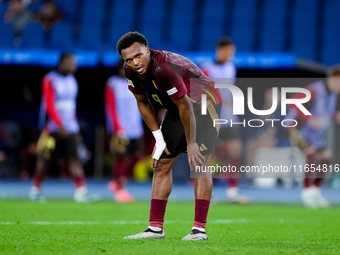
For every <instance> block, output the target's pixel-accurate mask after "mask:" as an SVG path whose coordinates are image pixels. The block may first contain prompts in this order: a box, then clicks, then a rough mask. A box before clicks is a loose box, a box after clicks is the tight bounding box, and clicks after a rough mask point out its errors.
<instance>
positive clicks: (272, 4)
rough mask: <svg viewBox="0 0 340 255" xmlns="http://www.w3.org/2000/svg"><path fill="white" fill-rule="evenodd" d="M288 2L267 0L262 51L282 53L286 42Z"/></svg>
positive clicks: (285, 0) (262, 29) (284, 0)
mask: <svg viewBox="0 0 340 255" xmlns="http://www.w3.org/2000/svg"><path fill="white" fill-rule="evenodd" d="M286 5H287V0H275V1H272V0H265V5H264V9H263V25H262V27H261V28H260V29H261V35H262V36H261V44H260V51H269V52H270V51H272V52H273V51H282V50H283V46H284V42H285V32H286V30H285V19H286V13H287V8H286Z"/></svg>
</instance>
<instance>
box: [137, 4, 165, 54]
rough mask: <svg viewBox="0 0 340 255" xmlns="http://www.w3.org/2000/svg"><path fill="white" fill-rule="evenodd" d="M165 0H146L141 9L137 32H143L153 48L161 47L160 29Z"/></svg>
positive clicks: (161, 27)
mask: <svg viewBox="0 0 340 255" xmlns="http://www.w3.org/2000/svg"><path fill="white" fill-rule="evenodd" d="M164 9H165V0H146V1H145V5H144V7H143V10H142V19H141V23H140V29H139V32H141V33H142V34H144V35H145V36H146V38H147V39H148V41H149V44H150V47H151V48H153V49H160V48H162V46H163V44H162V33H163V32H162V29H164V28H163V25H164V24H163V17H164V12H165V11H166V10H164Z"/></svg>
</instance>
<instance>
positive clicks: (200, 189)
mask: <svg viewBox="0 0 340 255" xmlns="http://www.w3.org/2000/svg"><path fill="white" fill-rule="evenodd" d="M117 51H118V53H119V54H120V55H121V56H122V57H123V59H124V61H125V66H124V70H125V75H126V77H127V78H128V79H129V82H128V83H129V86H128V88H129V89H130V90H131V91H132V92H133V94H134V96H135V97H136V100H137V105H138V108H139V111H140V113H141V115H142V117H143V119H144V121H145V122H146V124H147V125H148V127H149V128H150V130H151V131H152V133H153V135H154V137H155V139H156V144H155V148H154V153H153V156H152V158H153V159H152V167H153V168H154V176H153V182H152V199H151V208H150V218H149V227H148V228H147V229H146V230H145V231H143V232H141V233H139V234H136V235H132V236H127V237H125V238H126V239H138V238H157V239H163V238H164V237H165V235H164V231H163V223H164V215H165V210H166V205H167V202H168V197H169V195H170V193H171V189H172V170H171V169H172V167H173V165H174V163H175V162H176V160H177V158H178V155H179V154H181V153H183V152H186V151H187V152H188V162H189V164H190V169H192V170H194V169H195V170H197V168H196V166H198V167H199V166H209V162H210V159H211V154H212V152H213V151H214V149H215V148H214V147H215V142H216V140H217V136H218V131H219V126H218V127H214V126H213V121H212V119H215V118H219V114H218V113H219V111H220V103H221V102H220V100H218V99H217V98H220V94H219V91H218V90H214V89H213V87H214V83H213V81H211V80H210V79H208V78H207V77H206V76H205V75H204V74H203V72H202V70H201V69H199V68H198V67H197V66H196V65H195V64H194V63H193V62H191V61H190V60H189V59H187V58H185V57H183V56H181V55H178V54H175V53H171V52H167V51H160V50H152V49H150V48H149V46H148V42H147V40H146V38H145V37H144V36H143V35H142V34H140V33H138V32H129V33H127V34H125V35H124V36H122V37H121V38H120V39H119V41H118V43H117ZM191 78H196V80H191ZM195 81H196V83H195ZM191 83H193V84H191ZM190 85H192V86H190ZM195 85H197V87H195ZM198 87H204V88H205V89H209V90H210V91H211V93H214V97H216V100H217V101H219V103H218V104H214V103H213V102H212V101H213V98H209V100H207V101H206V106H207V110H208V111H207V112H209V113H207V114H206V115H202V114H201V105H200V101H201V96H202V94H203V91H202V90H201V89H199V88H198ZM209 93H210V92H209ZM211 93H210V94H211ZM214 100H215V99H214ZM151 102H153V103H155V104H159V105H161V106H163V107H164V108H165V109H166V110H167V111H166V113H165V116H164V119H163V122H162V125H161V128H160V126H159V124H158V122H157V118H156V115H155V112H154V110H153V108H152V106H151ZM194 109H196V111H194ZM196 134H197V136H196ZM196 139H197V140H196ZM202 154H203V155H202ZM211 193H212V178H211V175H210V174H209V173H208V174H207V173H203V175H201V176H199V177H198V178H197V177H196V179H195V220H194V224H193V228H192V231H191V233H190V234H188V235H187V236H186V237H184V238H183V239H182V240H207V239H208V237H207V234H206V232H205V225H206V222H207V215H208V210H209V205H210V198H211Z"/></svg>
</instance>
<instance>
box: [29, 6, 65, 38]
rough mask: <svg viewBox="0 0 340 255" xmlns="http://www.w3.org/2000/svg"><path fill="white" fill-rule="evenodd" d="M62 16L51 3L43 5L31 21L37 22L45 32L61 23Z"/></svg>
mask: <svg viewBox="0 0 340 255" xmlns="http://www.w3.org/2000/svg"><path fill="white" fill-rule="evenodd" d="M63 19H64V15H63V13H62V12H61V11H60V10H59V9H58V7H57V6H56V5H55V3H53V2H47V3H44V4H43V6H42V7H41V8H40V10H39V11H38V12H37V13H35V14H34V16H33V20H34V21H35V22H39V23H40V24H41V25H42V27H43V29H44V30H45V31H46V32H49V31H51V30H52V28H53V27H54V26H55V25H56V24H57V23H59V22H61V21H63Z"/></svg>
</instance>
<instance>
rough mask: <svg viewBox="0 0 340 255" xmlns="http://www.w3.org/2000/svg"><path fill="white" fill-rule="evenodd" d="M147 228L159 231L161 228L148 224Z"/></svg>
mask: <svg viewBox="0 0 340 255" xmlns="http://www.w3.org/2000/svg"><path fill="white" fill-rule="evenodd" d="M149 229H151V230H152V231H161V230H162V229H161V228H159V227H151V226H149Z"/></svg>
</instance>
